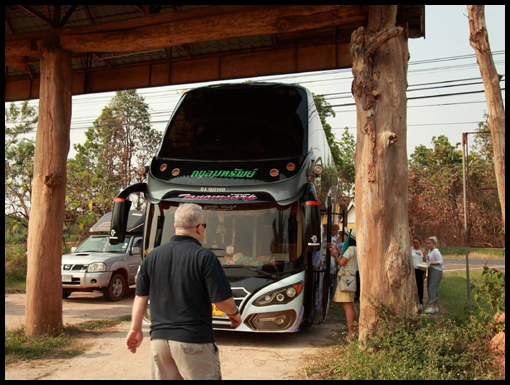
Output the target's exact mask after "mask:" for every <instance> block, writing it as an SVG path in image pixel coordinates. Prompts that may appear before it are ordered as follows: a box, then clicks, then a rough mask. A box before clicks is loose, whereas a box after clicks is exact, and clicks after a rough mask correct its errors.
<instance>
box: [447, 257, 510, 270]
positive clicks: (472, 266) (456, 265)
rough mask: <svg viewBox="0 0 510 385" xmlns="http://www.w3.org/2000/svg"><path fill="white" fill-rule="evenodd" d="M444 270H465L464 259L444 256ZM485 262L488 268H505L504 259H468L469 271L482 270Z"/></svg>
mask: <svg viewBox="0 0 510 385" xmlns="http://www.w3.org/2000/svg"><path fill="white" fill-rule="evenodd" d="M443 261H444V268H445V271H446V272H448V271H466V260H465V259H459V258H444V259H443ZM486 263H487V266H489V268H495V269H498V270H505V260H504V259H471V258H470V259H469V271H474V270H483V267H484V266H485V264H486Z"/></svg>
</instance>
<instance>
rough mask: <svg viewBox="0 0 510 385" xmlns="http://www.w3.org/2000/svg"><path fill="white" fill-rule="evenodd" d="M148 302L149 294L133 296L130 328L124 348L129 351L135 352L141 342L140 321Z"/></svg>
mask: <svg viewBox="0 0 510 385" xmlns="http://www.w3.org/2000/svg"><path fill="white" fill-rule="evenodd" d="M148 303H149V296H139V295H137V296H135V302H134V304H133V311H132V313H131V329H130V330H129V333H128V335H127V338H126V348H127V349H128V350H129V351H131V353H136V349H137V348H138V347H140V345H141V343H142V340H143V333H142V321H143V315H144V314H145V311H146V310H147V304H148Z"/></svg>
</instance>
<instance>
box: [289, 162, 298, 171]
mask: <svg viewBox="0 0 510 385" xmlns="http://www.w3.org/2000/svg"><path fill="white" fill-rule="evenodd" d="M295 169H296V165H295V164H294V163H289V164H288V165H287V170H289V171H294V170H295Z"/></svg>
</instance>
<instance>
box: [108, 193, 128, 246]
mask: <svg viewBox="0 0 510 385" xmlns="http://www.w3.org/2000/svg"><path fill="white" fill-rule="evenodd" d="M130 207H131V201H130V200H129V199H124V198H115V201H114V203H113V212H112V224H111V226H110V245H117V244H119V243H122V242H124V239H125V238H126V227H127V220H128V216H129V208H130Z"/></svg>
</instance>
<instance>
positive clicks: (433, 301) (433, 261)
mask: <svg viewBox="0 0 510 385" xmlns="http://www.w3.org/2000/svg"><path fill="white" fill-rule="evenodd" d="M427 246H428V248H429V254H428V255H427V260H428V265H429V268H428V272H429V278H428V283H427V291H428V294H429V298H428V307H427V309H425V313H427V314H432V313H437V312H438V311H439V308H438V304H437V301H438V299H439V293H438V289H439V283H440V282H441V279H443V271H444V264H443V256H442V255H441V252H440V251H439V250H438V249H437V238H436V237H429V238H427Z"/></svg>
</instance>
